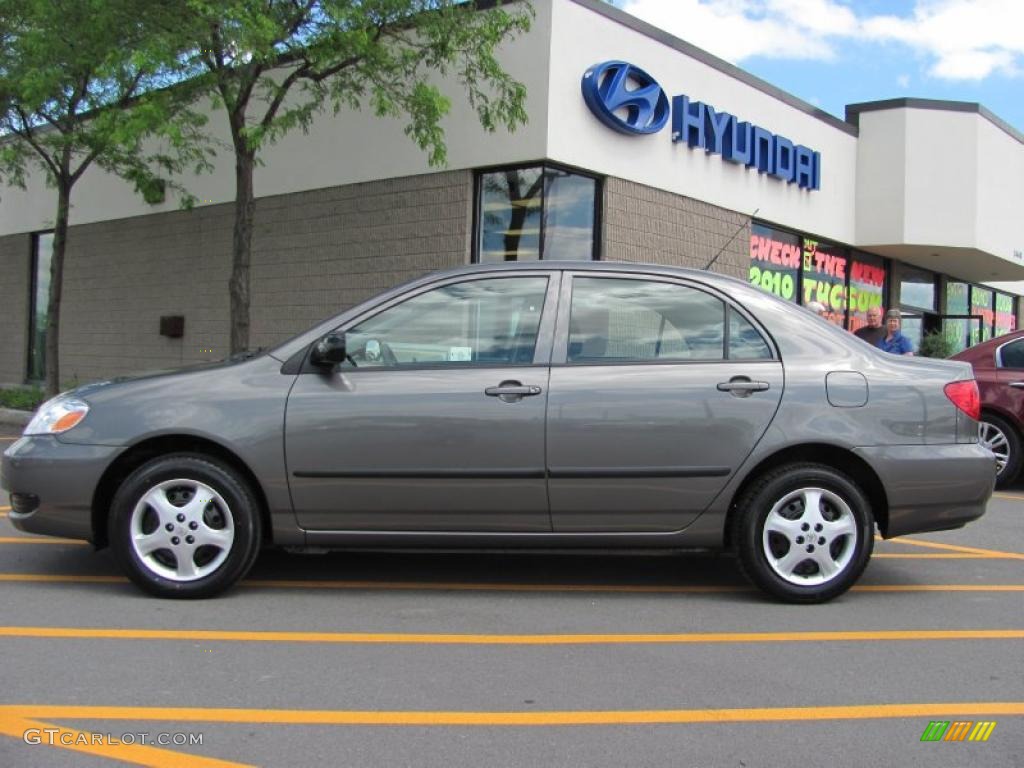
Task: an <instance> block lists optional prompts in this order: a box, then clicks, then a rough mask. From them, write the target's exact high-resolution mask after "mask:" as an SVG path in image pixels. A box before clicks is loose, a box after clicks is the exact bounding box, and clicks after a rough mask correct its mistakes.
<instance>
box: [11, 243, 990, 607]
mask: <svg viewBox="0 0 1024 768" xmlns="http://www.w3.org/2000/svg"><path fill="white" fill-rule="evenodd" d="M979 408H980V406H979V397H978V387H977V384H976V382H975V380H974V378H973V374H972V371H971V368H970V366H969V365H968V364H966V363H961V362H952V361H939V360H926V359H920V358H904V357H897V356H893V355H887V354H885V353H883V352H880V351H879V350H876V349H874V348H872V347H870V346H869V345H867V344H865V343H863V342H862V341H860V340H859V339H857V338H855V337H853V336H852V335H850V334H847V333H846V332H845V331H842V330H840V329H839V328H836V327H834V326H832V325H829V324H828V323H826V322H824V321H823V320H821V319H819V318H817V317H815V316H814V315H813V314H812V313H810V312H808V311H806V310H804V309H802V308H799V307H796V306H794V305H792V304H789V303H786V302H784V301H782V300H780V299H777V298H775V297H773V296H771V295H768V294H766V293H763V292H761V291H759V290H758V289H756V288H754V287H751V286H749V285H747V284H745V283H743V282H740V281H737V280H733V279H731V278H727V277H723V276H719V275H714V274H710V273H706V272H695V271H688V270H682V269H674V268H670V267H661V266H647V265H635V264H629V265H627V264H612V263H602V262H596V263H585V264H581V263H576V262H562V263H559V262H535V263H532V264H530V263H524V264H512V265H508V264H496V265H489V266H475V267H464V268H460V269H456V270H453V271H449V272H444V273H439V274H433V275H429V276H427V277H424V278H421V279H418V280H415V281H413V282H411V283H408V284H406V285H403V286H400V287H398V288H395V289H393V290H391V291H389V292H387V293H384V294H383V295H381V296H379V297H377V298H374V299H372V300H370V301H367V302H365V303H363V304H361V305H359V306H356V307H354V308H352V309H349V310H348V311H346V312H344V313H342V314H340V315H338V316H336V317H333V318H331V319H329V320H327V321H325V322H323V323H321V324H320V325H318V326H316V327H315V328H313V329H311V330H309V331H307V332H305V333H302V334H300V335H299V336H296V337H295V338H293V339H291V340H289V341H287V342H285V343H283V344H281V345H280V346H278V347H276V348H274V349H271V350H269V351H266V352H262V353H259V354H256V355H254V356H251V357H248V358H245V357H240V358H236V359H233V360H229V361H226V362H224V363H220V364H214V365H208V366H201V367H197V368H193V369H184V370H180V371H176V372H170V373H161V374H154V375H149V376H140V377H135V378H130V379H118V380H114V381H109V382H103V383H98V384H92V385H87V386H83V387H80V388H78V389H76V390H74V391H71V392H67V393H65V394H63V395H61V396H59V397H57V398H55V399H53V400H51V401H49V402H48V403H46V404H45V405H44V406H42V407H41V408H40V409H39V411H38V412H37V414H36V415H35V417H34V419H33V420H32V423H31V424H29V425H28V427H27V428H26V429H25V433H24V436H23V437H21V438H20V439H19V440H18V441H17V442H15V443H14V444H13V445H11V446H10V447H9V448H8V449H7V450H6V452H5V453H4V456H3V474H2V484H3V487H4V488H5V489H7V490H8V491H9V492H10V498H11V512H10V520H11V521H12V523H13V524H14V525H15V526H17V527H18V528H20V529H21V530H23V531H28V532H32V533H39V534H51V535H55V536H65V537H74V538H80V539H86V540H88V541H91V542H92V543H93V544H94V545H96V546H97V547H104V546H110V547H111V548H112V549H113V551H114V553H115V555H116V557H117V559H118V561H119V562H120V564H121V566H122V567H123V568H124V570H125V572H126V573H127V574H128V576H129V577H130V578H131V579H132V580H133V581H134V582H135V583H136V584H138V585H139V586H140V587H142V588H143V589H145V590H147V591H149V592H151V593H153V594H155V595H160V596H164V597H204V596H210V595H214V594H216V593H219V592H221V591H223V590H224V589H226V588H228V587H230V586H231V585H232V584H234V583H235V582H236V581H238V580H239V579H241V578H242V577H243V576H244V575H245V574H246V572H247V571H248V570H249V569H250V567H251V566H252V565H253V562H254V561H255V559H256V557H257V555H258V554H259V552H260V550H261V549H262V548H264V547H269V546H277V547H289V548H298V549H302V548H315V549H324V548H329V549H353V548H389V549H392V548H396V547H416V548H435V547H436V548H445V549H451V548H471V549H476V550H486V549H489V548H491V549H493V548H500V549H502V550H508V549H513V548H524V549H526V548H529V549H541V548H558V549H571V548H595V549H608V548H612V547H620V548H629V549H633V550H643V549H646V548H651V549H655V548H656V549H669V550H678V551H686V550H723V549H724V550H731V551H734V552H735V553H736V554H737V560H738V563H739V565H740V567H741V569H742V570H743V572H744V573H745V574H746V575H747V577H748V578H749V579H750V580H751V581H752V582H753V583H754V584H756V585H757V586H759V587H760V588H761V589H763V590H764V591H765V592H767V593H768V594H770V595H772V596H774V597H776V598H778V599H782V600H786V601H790V602H803V603H811V602H821V601H824V600H828V599H831V598H833V597H835V596H837V595H839V594H841V593H843V592H844V591H845V590H847V589H848V588H849V587H850V586H851V585H852V584H853V583H854V582H855V581H856V580H857V579H858V578H859V576H860V575H861V573H862V572H863V571H864V569H865V567H866V566H867V564H868V560H869V558H870V557H871V552H872V546H873V543H874V534H875V530H876V528H877V530H878V531H879V532H880V533H881V535H882V536H883V537H887V538H888V537H893V536H900V535H903V534H908V533H917V532H922V531H935V530H945V529H951V528H957V527H960V526H963V525H964V524H966V523H968V522H970V521H971V520H974V519H975V518H977V517H979V516H980V515H982V514H983V513H984V511H985V505H986V503H987V502H988V499H989V497H990V495H991V493H992V489H993V484H994V480H995V460H994V458H993V455H992V453H991V452H990V451H988V450H986V448H984V447H983V446H982V445H980V444H979V442H978V422H977V419H978V416H979V412H980V411H979Z"/></svg>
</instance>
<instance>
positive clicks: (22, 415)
mask: <svg viewBox="0 0 1024 768" xmlns="http://www.w3.org/2000/svg"><path fill="white" fill-rule="evenodd" d="M31 420H32V412H30V411H18V410H15V409H13V408H0V424H3V425H4V426H9V427H24V426H25V425H26V424H28V423H29V422H30V421H31Z"/></svg>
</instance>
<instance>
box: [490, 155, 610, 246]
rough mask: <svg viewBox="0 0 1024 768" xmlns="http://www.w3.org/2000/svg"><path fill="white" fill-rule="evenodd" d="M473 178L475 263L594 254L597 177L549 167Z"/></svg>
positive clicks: (497, 172) (491, 172)
mask: <svg viewBox="0 0 1024 768" xmlns="http://www.w3.org/2000/svg"><path fill="white" fill-rule="evenodd" d="M477 179H478V181H477V190H478V192H477V211H478V215H477V221H476V238H475V242H476V248H475V260H476V261H478V262H481V263H484V264H487V263H493V262H498V261H529V260H535V259H571V260H575V261H588V260H590V259H593V258H595V257H596V253H597V240H596V238H595V234H596V231H597V226H596V222H597V205H598V199H599V198H598V180H597V179H595V178H593V177H591V176H583V175H581V174H578V173H574V172H572V171H568V170H565V169H562V168H558V167H556V166H551V165H540V166H533V167H529V168H508V169H502V170H496V171H485V172H482V173H480V174H479V175H478V177H477Z"/></svg>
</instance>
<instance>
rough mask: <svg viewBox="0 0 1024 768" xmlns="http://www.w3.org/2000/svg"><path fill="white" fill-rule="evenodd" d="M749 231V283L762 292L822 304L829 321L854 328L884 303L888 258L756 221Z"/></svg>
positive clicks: (804, 302) (807, 302)
mask: <svg viewBox="0 0 1024 768" xmlns="http://www.w3.org/2000/svg"><path fill="white" fill-rule="evenodd" d="M750 233H751V234H750V277H749V279H750V282H751V283H752V284H753V285H756V286H758V287H759V288H761V289H762V290H765V291H768V292H769V293H774V294H775V295H776V296H779V297H781V298H783V299H786V300H787V301H792V302H796V303H799V304H803V305H805V306H806V305H807V304H810V303H811V302H818V303H820V304H821V305H822V306H823V307H825V317H826V319H828V320H829V321H830V322H832V323H835V324H836V325H838V326H839V327H841V328H849V329H850V330H855V329H857V328H859V327H860V326H862V325H864V324H865V323H866V322H867V320H866V316H867V314H866V313H867V311H868V308H869V307H877V306H881V305H882V297H883V296H884V295H885V260H884V259H882V258H880V257H878V256H872V255H871V254H867V253H862V252H860V251H851V250H850V249H849V248H846V247H844V246H841V245H836V244H834V243H828V242H825V241H822V240H815V239H813V238H809V237H801V236H800V235H797V234H794V233H792V232H786V231H784V230H780V229H775V228H774V227H769V226H767V225H765V224H759V223H757V222H755V223H754V224H752V225H751V229H750Z"/></svg>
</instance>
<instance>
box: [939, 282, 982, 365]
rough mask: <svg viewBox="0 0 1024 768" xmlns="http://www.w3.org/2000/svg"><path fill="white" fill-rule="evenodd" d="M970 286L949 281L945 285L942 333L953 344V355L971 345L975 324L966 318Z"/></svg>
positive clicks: (968, 311) (968, 312)
mask: <svg viewBox="0 0 1024 768" xmlns="http://www.w3.org/2000/svg"><path fill="white" fill-rule="evenodd" d="M969 292H970V286H969V285H968V284H967V283H959V282H954V281H952V280H950V281H949V282H947V283H946V315H954V317H943V319H942V333H943V334H944V335H945V337H946V338H947V339H949V341H950V342H951V343H952V344H953V352H954V354H955V353H957V352H962V351H963V350H965V349H967V347H968V346H970V344H971V328H972V326H973V327H975V328H976V327H977V323H976V322H972V321H971V320H969V319H968V318H967V316H968V315H969V314H971V312H970V309H971V305H970V301H969V300H968V295H969Z"/></svg>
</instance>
